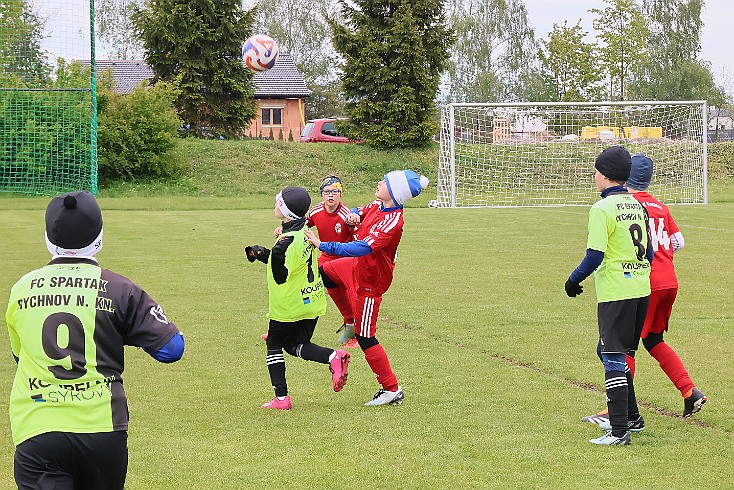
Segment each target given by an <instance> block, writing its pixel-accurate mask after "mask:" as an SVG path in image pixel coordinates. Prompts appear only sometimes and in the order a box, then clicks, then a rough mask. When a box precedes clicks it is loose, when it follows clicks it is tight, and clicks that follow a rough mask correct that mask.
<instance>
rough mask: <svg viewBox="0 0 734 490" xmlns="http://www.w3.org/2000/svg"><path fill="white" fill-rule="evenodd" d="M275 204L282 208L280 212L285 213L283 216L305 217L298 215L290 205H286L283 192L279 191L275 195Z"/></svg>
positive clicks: (290, 217)
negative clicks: (289, 207)
mask: <svg viewBox="0 0 734 490" xmlns="http://www.w3.org/2000/svg"><path fill="white" fill-rule="evenodd" d="M275 205H276V206H278V209H280V212H281V213H283V216H285V217H286V218H288V219H299V218H303V216H298V215H297V214H296V213H294V212H293V211H291V210H290V209H288V206H286V204H285V200H284V199H283V193H282V192H279V193H278V195H277V196H275Z"/></svg>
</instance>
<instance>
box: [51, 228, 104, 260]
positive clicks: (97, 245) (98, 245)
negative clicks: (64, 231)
mask: <svg viewBox="0 0 734 490" xmlns="http://www.w3.org/2000/svg"><path fill="white" fill-rule="evenodd" d="M103 232H104V228H102V229H101V230H99V235H97V238H95V239H94V240H92V243H90V244H89V245H87V246H86V247H84V248H75V249H71V248H61V247H58V246H56V245H54V244H53V243H51V240H49V239H48V233H45V236H46V248H47V249H48V251H49V252H51V255H53V256H54V258H56V257H94V256H95V255H97V252H99V251H100V250H102V233H103Z"/></svg>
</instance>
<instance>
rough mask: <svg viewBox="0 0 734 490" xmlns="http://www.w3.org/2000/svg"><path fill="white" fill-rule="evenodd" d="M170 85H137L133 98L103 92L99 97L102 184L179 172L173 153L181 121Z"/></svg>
mask: <svg viewBox="0 0 734 490" xmlns="http://www.w3.org/2000/svg"><path fill="white" fill-rule="evenodd" d="M177 95H178V92H177V90H176V89H174V88H172V87H171V86H170V85H167V84H165V83H158V84H156V85H154V86H148V85H147V84H145V83H143V84H140V85H138V86H137V87H136V88H135V90H134V91H133V93H131V94H117V93H114V92H113V91H112V90H110V89H109V88H103V89H101V90H100V92H99V96H98V101H99V102H98V109H99V138H98V159H99V176H100V178H107V179H116V178H138V177H167V176H172V175H174V174H175V173H176V172H177V171H178V170H179V168H180V163H179V162H178V161H177V160H176V159H175V157H174V154H173V152H172V150H173V149H174V147H175V146H176V144H177V142H178V141H179V140H178V137H177V129H178V128H179V126H180V125H181V121H180V120H179V118H178V115H177V114H176V111H175V110H174V109H173V101H174V100H175V99H176V97H177Z"/></svg>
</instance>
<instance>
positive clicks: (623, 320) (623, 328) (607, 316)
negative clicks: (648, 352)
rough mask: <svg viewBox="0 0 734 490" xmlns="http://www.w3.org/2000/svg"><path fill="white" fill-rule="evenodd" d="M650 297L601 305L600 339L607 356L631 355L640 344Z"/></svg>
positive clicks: (602, 349)
mask: <svg viewBox="0 0 734 490" xmlns="http://www.w3.org/2000/svg"><path fill="white" fill-rule="evenodd" d="M649 300H650V297H649V296H644V297H642V298H633V299H623V300H619V301H607V302H604V303H599V305H598V306H597V314H598V321H599V339H600V341H601V351H602V352H604V353H607V354H629V353H630V352H634V351H636V350H637V347H638V346H639V344H640V334H641V333H642V326H643V325H644V324H645V315H646V314H647V304H648V302H649Z"/></svg>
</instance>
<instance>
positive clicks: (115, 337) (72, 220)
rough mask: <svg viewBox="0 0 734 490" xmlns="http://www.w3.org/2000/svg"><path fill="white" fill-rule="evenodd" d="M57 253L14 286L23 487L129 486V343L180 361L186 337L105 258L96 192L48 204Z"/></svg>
mask: <svg viewBox="0 0 734 490" xmlns="http://www.w3.org/2000/svg"><path fill="white" fill-rule="evenodd" d="M46 247H47V248H48V250H49V252H51V254H52V256H53V258H52V260H51V262H49V263H48V264H47V265H46V266H44V267H42V268H40V269H36V270H35V271H32V272H29V273H28V274H26V275H25V276H23V277H22V278H21V279H20V280H19V281H18V282H17V283H16V284H15V285H14V286H13V289H12V290H11V292H10V300H9V302H8V309H7V313H6V317H5V318H6V322H7V324H8V332H9V334H10V345H11V349H12V352H13V356H14V357H15V360H16V361H17V362H18V369H17V371H16V375H15V380H14V381H13V390H12V393H11V396H10V426H11V429H12V432H13V442H14V443H15V445H16V450H15V472H14V473H15V481H16V483H17V485H18V488H24V489H25V488H104V489H111V490H115V489H120V490H121V489H122V488H123V487H124V485H125V477H126V473H127V463H128V451H127V428H128V408H127V401H126V397H125V391H124V389H123V382H122V373H123V370H124V367H125V356H124V350H123V347H124V346H125V345H133V346H137V347H141V348H143V349H144V350H145V351H146V352H147V353H148V354H149V355H150V356H152V357H153V358H154V359H156V360H157V361H159V362H164V363H170V362H175V361H178V360H179V359H180V358H181V356H182V355H183V352H184V339H183V335H182V334H181V332H180V331H179V330H178V328H177V327H176V325H174V324H173V323H172V322H171V321H169V320H168V318H167V317H166V315H165V314H164V313H163V309H162V308H161V307H160V306H159V305H158V303H156V302H155V300H153V299H152V298H151V297H150V296H149V295H148V294H147V293H146V292H145V291H143V289H142V288H140V286H138V285H136V284H135V283H133V282H132V281H130V280H129V279H127V278H125V277H123V276H120V275H119V274H115V273H114V272H112V271H110V270H107V269H103V268H101V267H100V265H99V263H98V262H97V259H96V258H95V256H96V254H97V252H99V251H100V250H101V249H102V212H101V210H100V209H99V205H98V204H97V201H96V200H95V198H94V196H93V195H92V194H90V193H89V192H69V193H66V194H62V195H60V196H57V197H55V198H53V199H52V200H51V202H50V203H49V204H48V207H47V208H46Z"/></svg>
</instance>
